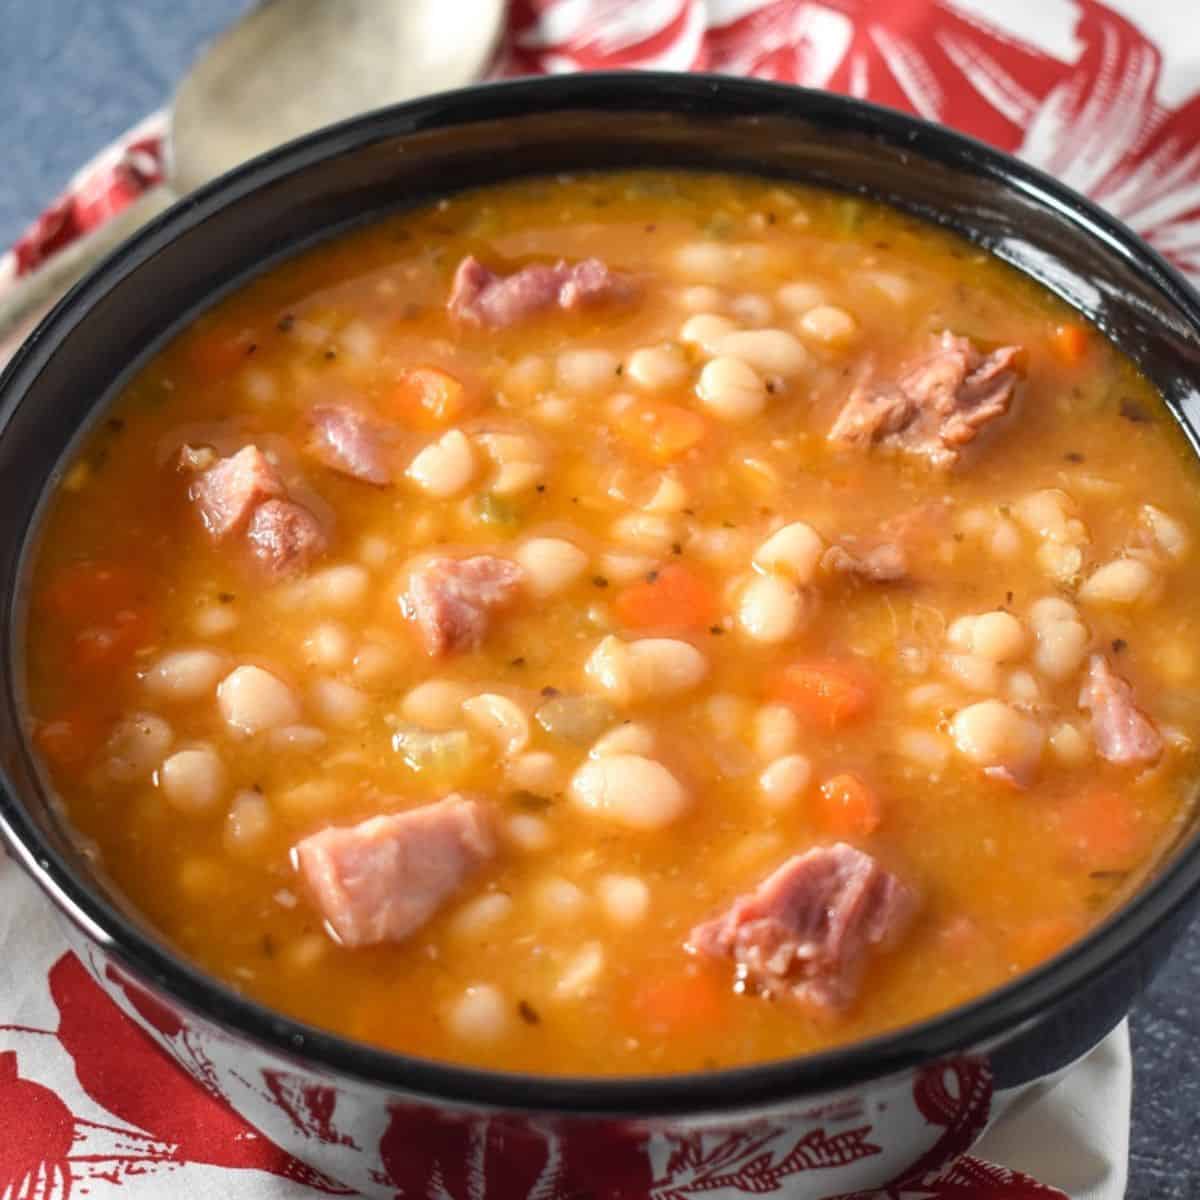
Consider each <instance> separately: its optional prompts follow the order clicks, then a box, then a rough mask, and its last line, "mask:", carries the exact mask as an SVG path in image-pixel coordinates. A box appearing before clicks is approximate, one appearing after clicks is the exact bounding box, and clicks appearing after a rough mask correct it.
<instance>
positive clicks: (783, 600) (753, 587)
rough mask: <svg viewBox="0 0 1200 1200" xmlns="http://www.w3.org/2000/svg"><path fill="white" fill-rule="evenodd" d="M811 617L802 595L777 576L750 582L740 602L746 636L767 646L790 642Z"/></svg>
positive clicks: (741, 617)
mask: <svg viewBox="0 0 1200 1200" xmlns="http://www.w3.org/2000/svg"><path fill="white" fill-rule="evenodd" d="M810 615H811V613H810V609H809V605H808V604H807V603H806V602H805V597H804V596H803V595H802V594H801V592H800V591H798V590H797V589H796V588H795V587H793V586H792V585H791V584H790V583H787V582H785V581H784V580H782V579H779V578H778V577H777V576H774V575H759V576H756V577H755V578H754V579H751V580H750V582H749V583H748V584H746V586H745V587H744V588H743V589H742V593H741V596H740V597H739V599H738V614H737V616H738V624H739V625H740V626H741V627H742V630H743V631H744V632H745V634H746V636H747V637H750V638H752V639H753V640H754V641H756V642H763V643H765V644H767V645H776V644H778V643H780V642H786V641H790V640H791V639H792V638H794V637H795V636H796V635H797V634H798V633H800V632H801V630H803V629H804V627H805V626H806V625H807V624H808V619H809V617H810Z"/></svg>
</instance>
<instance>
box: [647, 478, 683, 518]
mask: <svg viewBox="0 0 1200 1200" xmlns="http://www.w3.org/2000/svg"><path fill="white" fill-rule="evenodd" d="M687 502H688V493H687V488H685V487H684V486H683V484H682V483H680V481H679V480H678V479H676V478H675V476H674V475H664V476H662V478H661V479H659V481H658V486H657V487H656V488H655V489H654V495H653V496H651V497H650V499H649V500H647V501H646V503H645V504H643V505H642V511H643V512H648V513H658V514H666V515H670V514H673V513H678V512H682V511H683V510H684V509H685V508H687Z"/></svg>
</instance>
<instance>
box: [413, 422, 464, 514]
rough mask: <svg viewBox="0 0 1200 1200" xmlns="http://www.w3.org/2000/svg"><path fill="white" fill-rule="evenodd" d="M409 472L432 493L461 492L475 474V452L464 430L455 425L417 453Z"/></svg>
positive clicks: (452, 494) (429, 493)
mask: <svg viewBox="0 0 1200 1200" xmlns="http://www.w3.org/2000/svg"><path fill="white" fill-rule="evenodd" d="M407 474H408V477H409V478H410V479H411V480H412V481H413V482H414V483H415V484H416V485H417V487H419V488H420V489H421V490H422V491H423V492H426V493H427V494H428V495H430V496H436V497H438V498H440V499H445V498H447V497H449V496H457V495H458V494H459V493H460V492H462V491H463V490H464V489H465V488H466V487H467V485H468V484H469V483H470V482H471V480H472V479H473V478H474V477H475V452H474V451H473V450H472V449H471V443H470V442H469V441H468V440H467V436H466V434H464V433H463V432H462V430H460V429H451V430H450V432H449V433H446V434H444V435H443V436H442V437H441V438H439V439H438V440H437V441H436V442H430V444H429V445H428V446H426V447H425V448H424V449H423V450H421V451H420V452H419V453H418V454H417V456H416V457H415V458H414V459H413V460H412V462H411V463H409V464H408V471H407Z"/></svg>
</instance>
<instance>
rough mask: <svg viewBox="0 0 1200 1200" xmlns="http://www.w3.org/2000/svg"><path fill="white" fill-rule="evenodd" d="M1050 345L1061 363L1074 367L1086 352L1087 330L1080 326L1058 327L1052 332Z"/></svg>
mask: <svg viewBox="0 0 1200 1200" xmlns="http://www.w3.org/2000/svg"><path fill="white" fill-rule="evenodd" d="M1051 345H1052V346H1053V347H1054V352H1055V354H1057V355H1058V357H1059V358H1060V359H1062V361H1063V362H1065V363H1067V364H1068V365H1069V366H1075V365H1076V364H1077V363H1079V362H1081V361H1082V359H1083V356H1084V354H1085V353H1086V352H1087V345H1088V335H1087V330H1086V329H1084V327H1083V326H1082V325H1059V326H1058V327H1057V328H1056V329H1055V330H1054V334H1053V336H1052V338H1051Z"/></svg>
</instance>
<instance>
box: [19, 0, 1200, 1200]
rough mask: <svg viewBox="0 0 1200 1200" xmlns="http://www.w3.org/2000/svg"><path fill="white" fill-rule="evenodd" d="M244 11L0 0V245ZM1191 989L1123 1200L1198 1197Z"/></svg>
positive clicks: (1146, 1065)
mask: <svg viewBox="0 0 1200 1200" xmlns="http://www.w3.org/2000/svg"><path fill="white" fill-rule="evenodd" d="M331 2H334V0H331ZM451 2H452V0H447V3H451ZM245 6H246V5H245V0H0V247H2V246H5V245H7V244H8V243H9V242H11V241H12V240H13V238H14V237H15V236H16V235H17V233H18V232H19V231H20V230H21V229H22V228H23V227H24V226H25V224H26V223H27V222H28V221H29V220H31V219H32V218H33V217H34V216H35V215H36V214H37V212H38V210H39V208H40V207H41V206H42V205H43V204H44V203H45V201H46V200H48V199H49V198H50V197H51V196H52V195H54V194H55V193H56V192H58V191H59V189H60V188H61V187H62V186H63V185H64V184H65V183H66V181H67V179H68V178H69V177H70V175H71V174H72V172H73V171H74V170H75V169H76V168H77V167H78V166H80V165H81V164H82V163H83V162H84V161H85V160H86V159H87V158H88V157H89V156H90V155H92V154H93V153H94V152H95V151H96V150H98V149H100V148H101V147H102V146H103V145H105V143H107V142H109V141H111V140H112V139H113V138H114V137H116V136H117V135H118V134H120V133H121V132H122V131H123V130H125V129H127V128H128V127H129V126H130V125H131V124H133V123H134V122H135V121H137V120H138V119H140V118H141V117H143V116H144V115H145V114H146V113H148V112H149V111H151V110H152V109H154V108H157V107H158V106H159V105H161V104H162V103H163V102H164V101H165V99H166V98H167V97H168V96H169V95H170V92H171V90H172V87H173V84H174V81H175V80H177V79H178V78H179V76H180V74H181V73H182V72H183V71H184V70H185V69H186V68H187V65H188V63H189V62H191V60H192V58H193V57H194V56H195V54H196V52H197V50H198V48H199V47H200V46H201V45H203V43H204V42H205V41H206V40H207V39H208V38H210V37H212V35H213V34H214V33H216V32H217V31H219V30H220V29H221V28H222V27H223V26H225V25H226V24H228V23H229V22H230V21H231V20H232V19H233V18H234V17H235V16H236V15H237V14H238V13H239V12H241V11H242V10H243V9H244V7H245ZM1183 7H1186V6H1182V5H1181V12H1182V8H1183ZM1198 993H1200V925H1198V926H1194V927H1193V930H1192V935H1191V937H1190V939H1188V940H1187V941H1186V942H1185V944H1184V945H1183V946H1181V947H1180V948H1179V950H1177V951H1176V953H1175V956H1174V958H1173V959H1172V960H1171V962H1170V964H1169V966H1168V967H1167V969H1166V970H1165V971H1164V973H1163V974H1162V975H1161V976H1160V977H1159V979H1158V981H1157V982H1156V983H1155V984H1154V986H1153V987H1152V988H1151V990H1150V992H1149V994H1148V995H1147V996H1146V997H1145V998H1144V999H1143V1000H1142V1002H1141V1003H1140V1004H1139V1005H1138V1007H1137V1009H1136V1011H1135V1012H1134V1014H1133V1049H1134V1060H1135V1063H1136V1071H1135V1093H1134V1117H1133V1147H1132V1156H1131V1164H1130V1186H1129V1193H1128V1194H1129V1197H1130V1200H1200V995H1198Z"/></svg>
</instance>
